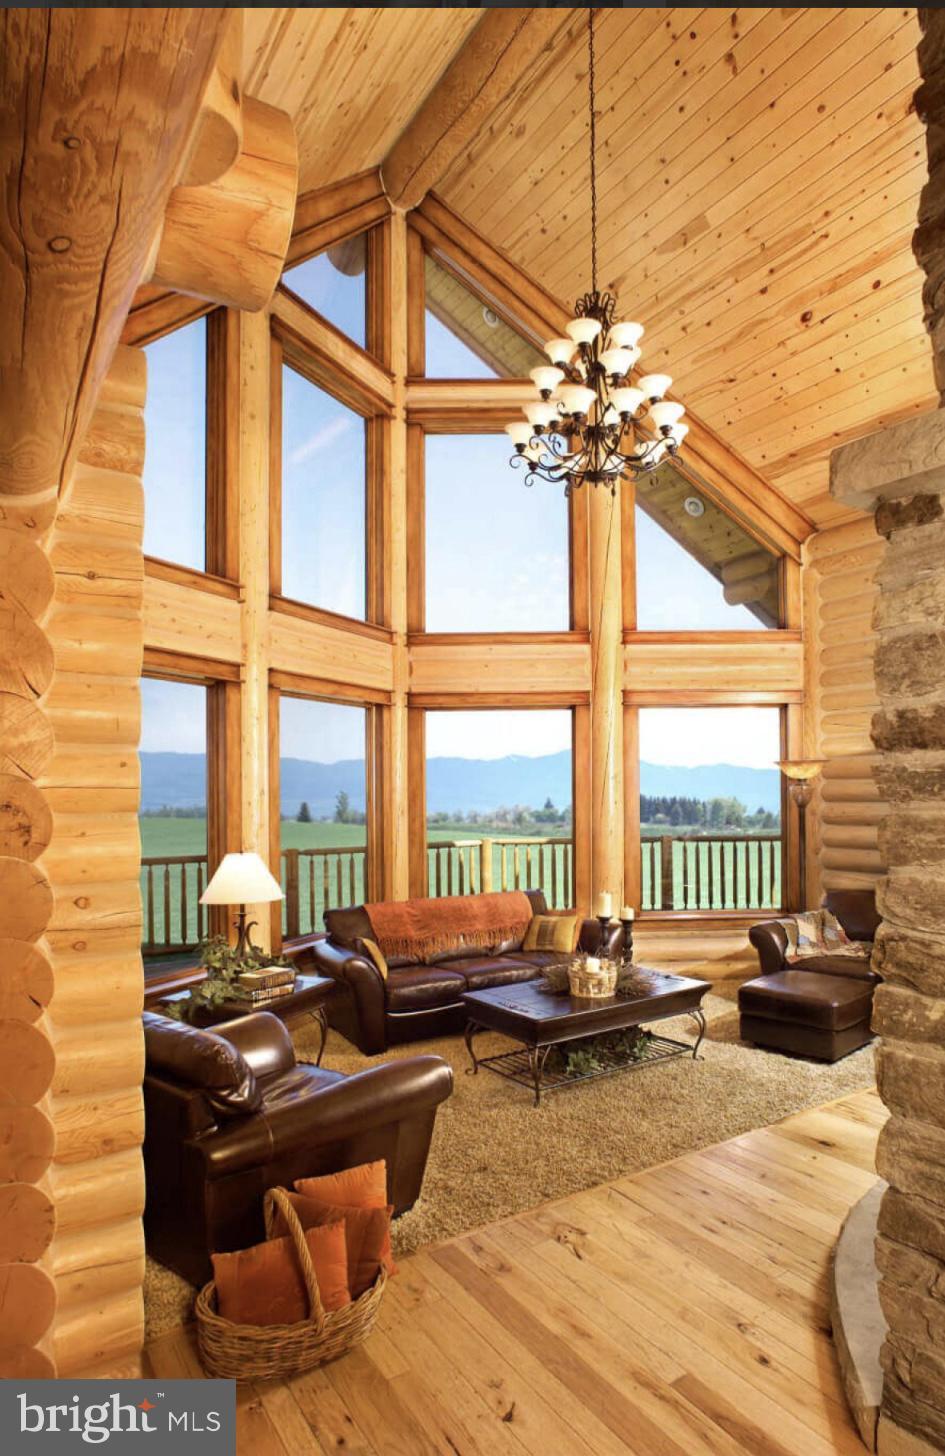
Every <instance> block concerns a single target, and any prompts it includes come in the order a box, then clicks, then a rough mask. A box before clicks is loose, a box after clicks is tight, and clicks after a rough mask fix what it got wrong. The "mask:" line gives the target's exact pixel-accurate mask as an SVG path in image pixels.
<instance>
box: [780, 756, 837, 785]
mask: <svg viewBox="0 0 945 1456" xmlns="http://www.w3.org/2000/svg"><path fill="white" fill-rule="evenodd" d="M826 762H827V760H826V759H825V758H781V759H779V760H778V768H779V769H780V770H781V772H782V773H783V774H784V777H785V778H786V779H795V780H800V781H801V782H803V781H805V780H807V779H815V778H816V777H817V775H818V774H819V773H820V770H821V769H822V768H823V766H824V764H825V763H826Z"/></svg>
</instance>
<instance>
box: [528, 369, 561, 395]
mask: <svg viewBox="0 0 945 1456" xmlns="http://www.w3.org/2000/svg"><path fill="white" fill-rule="evenodd" d="M528 373H529V376H530V378H531V379H532V380H533V381H534V384H535V388H536V389H537V390H540V392H541V393H542V394H544V393H545V392H546V391H547V393H548V394H550V393H551V391H552V390H553V389H556V388H557V386H558V385H559V384H560V383H561V381H562V379H563V378H564V370H563V369H555V368H553V367H552V365H550V364H539V365H538V367H537V368H536V369H529V371H528Z"/></svg>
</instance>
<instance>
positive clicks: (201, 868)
mask: <svg viewBox="0 0 945 1456" xmlns="http://www.w3.org/2000/svg"><path fill="white" fill-rule="evenodd" d="M206 882H207V862H206V860H204V859H202V860H200V861H199V862H198V864H197V939H198V940H203V938H204V928H203V925H204V919H205V918H206V913H207V910H206V906H205V905H201V903H200V896H201V895H202V894H203V892H204V888H205V886H206Z"/></svg>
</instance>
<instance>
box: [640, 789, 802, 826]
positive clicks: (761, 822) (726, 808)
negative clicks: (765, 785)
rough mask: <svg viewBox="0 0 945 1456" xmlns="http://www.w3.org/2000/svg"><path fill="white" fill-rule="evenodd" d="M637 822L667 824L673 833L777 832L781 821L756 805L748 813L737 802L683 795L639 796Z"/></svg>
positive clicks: (731, 799) (776, 815)
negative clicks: (685, 830) (690, 830)
mask: <svg viewBox="0 0 945 1456" xmlns="http://www.w3.org/2000/svg"><path fill="white" fill-rule="evenodd" d="M640 821H641V823H643V824H668V825H669V826H670V827H671V828H673V829H677V828H681V827H682V826H683V825H685V826H686V827H687V828H691V829H756V830H758V829H761V830H765V829H771V830H774V829H779V828H780V827H781V817H780V815H778V814H773V813H772V812H771V810H770V809H765V808H764V807H763V806H762V805H759V806H758V808H757V809H756V810H755V812H754V813H753V814H751V813H749V811H748V810H747V809H746V807H745V805H744V804H743V803H742V802H741V800H740V799H736V798H734V797H731V798H725V797H718V798H714V799H694V798H689V797H687V796H686V795H682V794H680V795H677V794H673V795H672V797H667V796H665V795H654V794H641V795H640Z"/></svg>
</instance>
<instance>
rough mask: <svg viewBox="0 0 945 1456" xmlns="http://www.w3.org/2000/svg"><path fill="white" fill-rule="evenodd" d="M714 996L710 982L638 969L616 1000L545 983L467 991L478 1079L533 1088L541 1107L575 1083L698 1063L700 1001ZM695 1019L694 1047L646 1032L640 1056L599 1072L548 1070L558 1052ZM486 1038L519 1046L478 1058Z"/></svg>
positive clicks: (610, 1062) (609, 1062)
mask: <svg viewBox="0 0 945 1456" xmlns="http://www.w3.org/2000/svg"><path fill="white" fill-rule="evenodd" d="M709 989H710V984H709V982H708V981H697V980H693V979H691V978H690V977H688V976H667V975H663V974H662V972H660V971H653V970H649V969H648V968H647V967H645V966H638V967H636V968H635V971H634V975H633V978H632V980H631V981H630V982H629V983H628V984H627V985H626V986H624V987H621V988H620V989H619V990H618V991H617V992H616V994H615V995H613V996H606V997H599V998H594V999H591V998H589V997H583V996H571V995H570V994H568V993H567V992H565V993H564V994H562V993H560V992H554V991H551V990H549V989H548V988H547V987H546V985H545V984H544V982H542V981H525V982H520V983H519V984H517V985H512V986H493V987H491V988H490V989H489V990H486V991H466V992H465V993H464V995H463V997H462V999H463V1001H464V1003H465V1006H466V1012H467V1015H468V1017H469V1021H468V1023H467V1025H466V1033H465V1038H466V1049H467V1051H468V1052H469V1056H470V1059H471V1061H472V1066H471V1067H470V1068H468V1071H469V1072H470V1073H472V1075H474V1076H475V1075H476V1074H477V1073H478V1071H479V1068H480V1067H488V1068H489V1070H490V1071H492V1072H496V1073H497V1074H498V1075H499V1076H500V1077H507V1078H508V1079H509V1080H510V1081H512V1082H517V1083H518V1084H519V1085H520V1086H522V1087H531V1088H532V1090H533V1091H534V1094H535V1106H536V1107H538V1106H539V1104H540V1103H541V1094H542V1092H553V1091H558V1090H559V1089H560V1088H562V1087H569V1086H573V1085H574V1084H575V1083H576V1082H585V1081H589V1080H591V1079H592V1078H595V1077H606V1076H611V1075H613V1073H615V1072H620V1071H625V1070H630V1069H631V1068H634V1067H642V1066H648V1065H650V1064H651V1063H653V1062H661V1061H665V1060H667V1059H668V1058H670V1057H680V1056H685V1055H686V1054H687V1053H688V1054H689V1055H690V1056H692V1058H693V1059H695V1058H696V1057H698V1055H699V1047H700V1046H701V1044H702V1038H703V1036H704V1035H705V1016H704V1014H703V1012H702V1009H701V1004H702V998H703V996H704V995H705V994H706V992H707V991H708V990H709ZM683 1015H685V1016H689V1017H691V1018H692V1019H693V1021H695V1023H696V1027H697V1029H698V1033H699V1034H698V1036H697V1038H696V1040H695V1042H684V1041H676V1040H674V1039H673V1038H672V1037H668V1036H657V1035H656V1033H655V1032H651V1031H644V1032H643V1037H642V1040H641V1041H639V1042H638V1043H637V1045H636V1047H635V1048H634V1051H633V1053H631V1052H630V1051H629V1050H624V1051H623V1052H614V1053H613V1054H608V1055H607V1056H606V1058H605V1063H604V1065H603V1066H602V1067H600V1068H599V1069H595V1070H593V1071H587V1072H568V1071H567V1070H566V1068H563V1069H554V1070H551V1071H548V1070H547V1063H548V1057H549V1053H550V1052H551V1050H552V1048H553V1047H556V1046H560V1045H562V1043H566V1042H569V1041H575V1040H577V1039H578V1038H581V1037H586V1036H596V1035H599V1034H601V1033H603V1032H609V1031H622V1030H626V1029H627V1028H629V1027H640V1028H643V1027H644V1026H645V1025H648V1024H649V1023H650V1022H654V1021H664V1020H665V1019H666V1018H667V1017H670V1016H683ZM480 1031H500V1032H502V1033H503V1034H504V1035H505V1036H509V1037H511V1038H512V1040H513V1041H517V1042H518V1043H519V1044H520V1045H519V1046H518V1047H517V1048H516V1049H515V1050H514V1051H510V1052H501V1053H499V1054H498V1055H496V1056H492V1057H477V1056H476V1053H475V1051H474V1049H473V1039H474V1037H475V1036H476V1035H477V1034H478V1033H479V1032H480Z"/></svg>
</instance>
